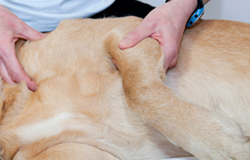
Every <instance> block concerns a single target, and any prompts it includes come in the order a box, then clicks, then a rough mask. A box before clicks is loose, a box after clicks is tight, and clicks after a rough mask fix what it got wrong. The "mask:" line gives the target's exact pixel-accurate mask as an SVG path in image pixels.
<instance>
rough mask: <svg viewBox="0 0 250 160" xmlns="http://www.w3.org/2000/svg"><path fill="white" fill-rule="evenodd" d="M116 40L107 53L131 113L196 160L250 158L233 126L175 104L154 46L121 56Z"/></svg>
mask: <svg viewBox="0 0 250 160" xmlns="http://www.w3.org/2000/svg"><path fill="white" fill-rule="evenodd" d="M117 35H119V33H110V35H109V37H108V38H107V39H106V41H105V48H106V49H107V52H109V53H110V54H111V56H112V57H113V58H114V59H115V61H116V63H117V64H118V67H119V70H120V72H121V76H122V78H123V85H124V91H125V95H126V98H127V101H128V104H129V106H130V108H131V109H132V110H133V111H135V112H137V113H138V115H139V116H140V117H141V118H142V119H143V120H144V121H145V122H146V123H148V124H149V125H151V126H153V127H155V128H156V129H158V130H159V131H161V133H162V134H164V135H165V137H166V138H168V139H169V140H170V141H172V142H173V143H175V144H177V145H180V146H181V147H183V148H184V149H185V150H187V151H189V152H190V153H192V154H193V155H195V156H196V157H197V158H199V159H215V160H220V159H223V160H224V159H237V160H241V159H242V160H244V159H245V160H247V159H249V158H250V143H249V142H248V141H247V138H245V137H244V136H243V134H242V131H241V128H240V127H239V125H238V124H237V123H236V122H234V121H233V120H231V119H228V118H226V117H223V116H221V115H219V114H216V113H213V112H211V111H209V110H207V109H205V108H202V107H199V106H196V105H194V104H191V103H188V102H186V101H184V100H182V99H180V98H178V97H177V96H175V94H174V93H173V92H172V90H171V89H169V88H167V87H166V86H165V85H164V84H163V82H162V80H161V78H160V77H162V75H161V74H162V73H164V72H163V57H162V53H161V49H160V47H159V44H158V43H157V42H156V41H154V40H152V39H145V40H143V41H142V42H140V43H139V44H138V45H137V46H136V47H134V48H131V49H127V50H124V51H122V50H120V49H119V48H118V43H117V42H119V41H120V39H121V38H120V37H118V36H117ZM159 68H161V69H159Z"/></svg>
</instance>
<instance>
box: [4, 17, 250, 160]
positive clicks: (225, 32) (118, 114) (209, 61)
mask: <svg viewBox="0 0 250 160" xmlns="http://www.w3.org/2000/svg"><path fill="white" fill-rule="evenodd" d="M140 22H141V19H139V18H135V17H127V18H110V19H101V20H90V19H85V20H83V19H77V20H66V21H63V22H62V23H61V24H60V25H59V27H58V28H57V29H56V30H55V31H53V32H52V33H50V34H49V35H48V36H47V37H46V38H45V39H43V40H40V41H35V42H26V43H24V44H23V43H22V42H19V43H18V44H17V49H16V52H17V56H18V58H19V60H20V62H21V63H22V65H23V67H24V69H25V71H26V72H27V73H28V74H29V76H31V77H32V78H33V79H34V80H35V81H36V82H37V83H38V85H39V86H38V89H37V91H36V92H31V91H29V90H28V89H27V87H26V86H25V84H24V83H22V84H19V85H8V84H5V83H3V84H2V91H1V94H2V95H1V103H2V104H3V105H2V113H1V115H2V119H1V128H0V142H1V145H2V151H3V154H2V157H3V159H6V160H9V159H15V160H23V159H35V160H39V159H88V160H89V159H93V160H95V159H98V160H99V159H104V160H106V159H109V160H112V159H124V160H125V159H128V160H133V159H135V160H136V159H137V160H141V159H143V160H144V159H149V160H152V159H161V158H167V157H178V156H190V154H188V153H187V152H185V151H184V150H182V149H181V148H180V147H182V148H184V149H185V150H186V151H188V152H190V153H191V154H193V155H195V156H196V157H198V158H200V159H215V160H219V159H239V160H241V159H242V160H244V159H246V160H247V159H249V158H250V143H249V141H248V139H247V137H246V136H250V116H249V115H250V108H249V104H250V98H249V96H248V95H249V94H248V93H249V92H250V91H249V89H248V88H249V87H248V86H249V85H248V84H249V80H250V74H249V72H248V70H249V68H250V65H249V62H250V55H249V51H250V25H248V24H243V23H238V22H230V21H202V22H201V23H200V24H198V25H197V26H196V27H194V28H193V29H189V30H187V31H186V33H185V35H184V39H183V42H182V46H181V48H180V53H179V60H178V63H177V66H176V67H175V68H173V69H171V70H169V71H168V72H167V76H166V80H165V84H166V85H167V86H168V87H166V86H165V85H164V84H163V80H164V78H165V73H164V71H163V59H164V57H163V54H162V52H161V49H160V46H159V44H158V43H157V42H156V41H155V40H152V39H150V38H148V39H146V40H143V41H142V42H141V43H139V44H138V45H137V46H136V47H134V48H131V49H127V50H123V51H121V50H120V49H119V48H118V42H119V41H120V40H121V39H122V38H123V37H124V36H125V35H126V34H127V33H128V32H129V31H131V30H132V29H133V28H135V27H136V26H137V25H138V24H139V23H140ZM21 46H22V47H21ZM112 58H114V59H115V61H116V62H117V64H118V66H119V70H120V71H118V70H117V68H116V67H115V66H114V64H113V63H112ZM170 142H172V143H174V144H176V146H175V145H173V144H172V143H170ZM178 146H180V147H178Z"/></svg>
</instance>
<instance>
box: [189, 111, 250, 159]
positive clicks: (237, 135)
mask: <svg viewBox="0 0 250 160" xmlns="http://www.w3.org/2000/svg"><path fill="white" fill-rule="evenodd" d="M211 118H212V119H208V120H207V121H206V122H204V123H203V125H202V126H199V130H198V131H199V133H198V134H197V132H196V134H194V135H195V137H192V138H191V139H192V140H191V139H190V140H191V141H192V142H190V143H191V146H192V149H191V150H192V151H191V152H192V154H194V155H195V156H196V157H197V158H199V159H201V160H203V159H211V160H250V141H249V138H248V137H246V136H244V135H243V132H242V129H241V127H240V126H239V125H238V124H237V123H236V122H235V121H233V120H232V119H229V118H225V117H222V116H218V115H213V116H212V117H211Z"/></svg>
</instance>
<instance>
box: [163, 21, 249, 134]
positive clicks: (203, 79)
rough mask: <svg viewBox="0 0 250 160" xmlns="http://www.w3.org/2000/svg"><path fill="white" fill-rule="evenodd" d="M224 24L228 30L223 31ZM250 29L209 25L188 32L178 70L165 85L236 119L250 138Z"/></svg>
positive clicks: (207, 22) (208, 22)
mask: <svg viewBox="0 0 250 160" xmlns="http://www.w3.org/2000/svg"><path fill="white" fill-rule="evenodd" d="M230 23H233V25H230ZM223 24H224V25H225V26H227V27H225V28H221V27H220V25H223ZM216 25H218V26H216ZM236 26H237V27H236ZM249 27H250V26H249V25H248V24H242V23H237V22H228V21H220V23H219V24H216V22H214V21H206V22H203V23H202V24H201V25H198V26H197V27H196V28H195V30H196V31H195V32H192V29H191V30H187V32H186V33H185V35H184V39H183V42H182V45H181V48H180V53H179V60H178V63H177V66H176V67H175V68H173V69H170V70H169V71H168V72H167V76H166V81H165V84H166V85H167V86H169V87H170V88H171V89H173V91H174V92H175V93H176V94H177V95H178V96H179V97H180V98H182V99H185V100H187V101H189V102H192V103H195V104H198V105H199V106H201V107H205V108H208V109H210V110H213V111H216V112H218V113H220V114H221V115H224V116H226V117H229V118H232V119H234V120H235V121H236V122H238V123H239V124H240V125H241V126H242V128H243V130H244V132H245V134H246V135H250V124H249V122H250V117H249V115H250V109H249V107H250V97H249V95H250V72H249V68H250V63H249V62H250V37H249V34H245V33H247V32H249ZM210 28H215V29H216V32H213V30H212V29H210ZM235 33H237V34H235ZM200 35H202V36H200ZM225 36H226V37H227V40H225ZM211 38H212V39H211Z"/></svg>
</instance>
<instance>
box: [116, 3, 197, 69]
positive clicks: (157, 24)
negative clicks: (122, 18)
mask: <svg viewBox="0 0 250 160" xmlns="http://www.w3.org/2000/svg"><path fill="white" fill-rule="evenodd" d="M196 5H197V1H196V0H185V1H183V0H174V1H170V2H168V3H165V4H163V5H161V6H159V7H157V8H155V9H154V10H152V11H151V12H150V13H149V14H148V15H147V16H146V17H145V19H144V20H143V21H142V23H141V24H140V25H139V26H138V27H137V28H135V29H134V30H133V31H132V32H130V33H129V34H128V35H127V36H126V37H125V38H124V39H123V40H122V41H121V42H120V43H119V47H120V48H121V49H127V48H131V47H133V46H135V45H137V44H138V43H139V42H140V41H141V40H143V39H145V38H147V37H151V38H153V39H155V40H157V41H158V42H159V43H160V44H161V48H162V50H163V53H164V55H165V65H164V68H165V71H166V70H167V68H171V67H174V66H175V65H176V63H177V57H178V50H179V47H180V43H181V39H182V36H183V32H184V29H185V27H186V23H187V21H188V18H189V16H190V15H191V14H192V12H193V11H194V9H195V7H196Z"/></svg>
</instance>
